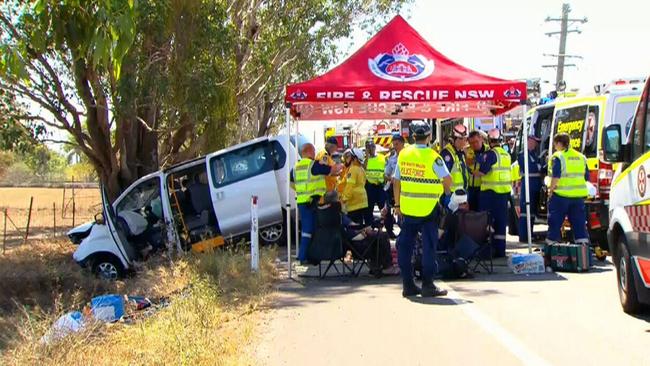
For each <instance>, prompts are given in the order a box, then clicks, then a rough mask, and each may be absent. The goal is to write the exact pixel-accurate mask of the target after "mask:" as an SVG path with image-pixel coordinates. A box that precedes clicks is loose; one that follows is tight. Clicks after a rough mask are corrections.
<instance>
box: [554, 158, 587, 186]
mask: <svg viewBox="0 0 650 366" xmlns="http://www.w3.org/2000/svg"><path fill="white" fill-rule="evenodd" d="M560 164H561V163H560V158H557V157H555V158H553V178H562V166H561V165H560ZM585 181H587V182H589V167H588V166H587V164H585Z"/></svg>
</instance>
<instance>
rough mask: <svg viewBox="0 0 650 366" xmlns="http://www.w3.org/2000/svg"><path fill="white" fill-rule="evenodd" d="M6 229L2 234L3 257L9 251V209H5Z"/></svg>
mask: <svg viewBox="0 0 650 366" xmlns="http://www.w3.org/2000/svg"><path fill="white" fill-rule="evenodd" d="M4 226H5V228H4V230H3V232H2V255H5V251H6V250H7V208H6V207H5V225H4Z"/></svg>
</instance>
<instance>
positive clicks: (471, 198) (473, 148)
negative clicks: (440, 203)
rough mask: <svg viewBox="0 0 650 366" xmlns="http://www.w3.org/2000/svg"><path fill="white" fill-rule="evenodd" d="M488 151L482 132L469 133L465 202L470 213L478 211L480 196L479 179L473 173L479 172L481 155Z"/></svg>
mask: <svg viewBox="0 0 650 366" xmlns="http://www.w3.org/2000/svg"><path fill="white" fill-rule="evenodd" d="M489 149H490V147H489V146H487V145H486V144H485V138H484V136H483V134H482V131H479V130H473V131H472V132H470V133H469V149H467V155H466V160H467V170H468V180H469V181H468V182H467V186H468V187H467V193H468V198H467V201H468V202H469V207H470V209H471V210H472V211H478V210H479V205H478V199H479V196H480V194H481V177H480V176H477V175H474V172H477V171H479V168H480V166H481V158H482V155H483V154H484V153H485V152H486V151H488V150H489Z"/></svg>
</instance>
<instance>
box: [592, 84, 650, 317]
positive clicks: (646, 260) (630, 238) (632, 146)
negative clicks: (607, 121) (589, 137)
mask: <svg viewBox="0 0 650 366" xmlns="http://www.w3.org/2000/svg"><path fill="white" fill-rule="evenodd" d="M626 130H627V131H626ZM628 131H629V133H628ZM626 135H627V136H626ZM623 141H626V143H625V144H623V143H622V142H623ZM602 146H603V150H604V155H605V160H607V161H608V162H610V163H620V165H619V166H618V167H617V169H616V171H615V172H614V176H613V180H612V184H611V190H610V196H609V227H608V230H607V238H608V242H609V247H610V252H611V253H612V256H613V261H614V264H615V266H616V273H617V278H618V292H619V297H620V300H621V305H622V306H623V310H624V311H625V312H627V313H636V312H639V311H640V310H641V309H642V304H645V305H650V82H646V84H645V87H644V89H643V93H642V94H641V99H640V101H639V104H638V106H637V109H636V113H635V115H634V118H633V119H632V121H631V123H630V125H629V128H628V126H627V125H626V124H625V121H620V123H618V124H612V125H610V126H608V127H607V128H605V131H604V134H603V143H602Z"/></svg>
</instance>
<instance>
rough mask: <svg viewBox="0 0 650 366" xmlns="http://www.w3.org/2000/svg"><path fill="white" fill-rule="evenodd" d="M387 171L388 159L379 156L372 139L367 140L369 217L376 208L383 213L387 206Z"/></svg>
mask: <svg viewBox="0 0 650 366" xmlns="http://www.w3.org/2000/svg"><path fill="white" fill-rule="evenodd" d="M385 169H386V158H384V157H383V156H381V155H377V146H375V143H374V142H373V141H372V139H368V140H366V194H367V196H368V210H369V211H370V212H369V215H373V212H374V211H375V206H377V207H378V208H379V210H380V211H381V210H382V209H383V208H384V206H385V205H386V191H384V183H385V180H386V178H385V176H384V170H385ZM370 217H372V216H370Z"/></svg>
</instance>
